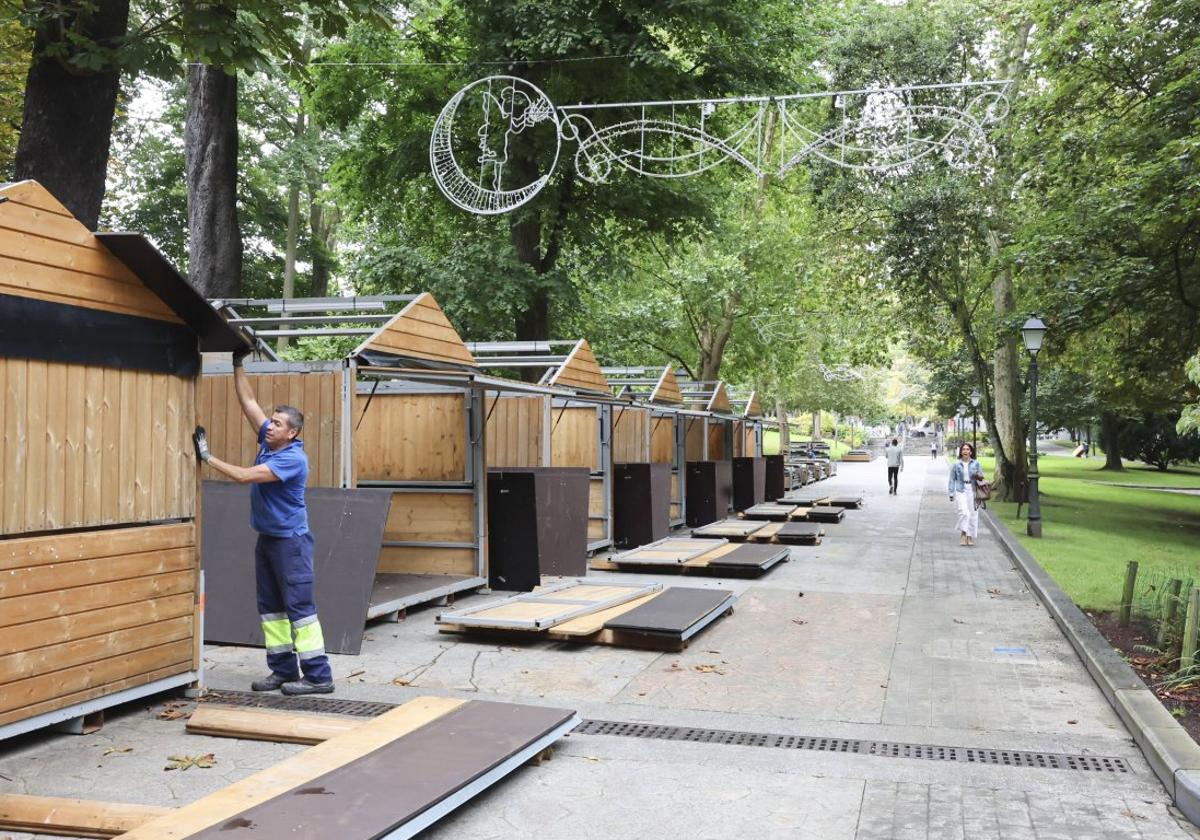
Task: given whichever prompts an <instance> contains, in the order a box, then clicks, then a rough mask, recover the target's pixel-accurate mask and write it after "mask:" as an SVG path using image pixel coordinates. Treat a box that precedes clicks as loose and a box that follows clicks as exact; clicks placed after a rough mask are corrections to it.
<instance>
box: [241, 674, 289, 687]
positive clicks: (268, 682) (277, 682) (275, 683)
mask: <svg viewBox="0 0 1200 840" xmlns="http://www.w3.org/2000/svg"><path fill="white" fill-rule="evenodd" d="M286 682H288V678H287V677H281V676H279V674H276V673H275V672H274V671H272V672H271V673H269V674H267V675H266V676H265V677H263V678H262V679H261V680H255V681H254V682H252V683H250V688H252V689H253V690H254V691H278V690H279V689H280V688H282V687H283V684H284V683H286Z"/></svg>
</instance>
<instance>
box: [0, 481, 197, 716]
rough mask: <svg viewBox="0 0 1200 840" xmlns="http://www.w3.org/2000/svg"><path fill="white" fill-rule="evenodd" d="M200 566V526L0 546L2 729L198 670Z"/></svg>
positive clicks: (2, 543) (106, 532)
mask: <svg viewBox="0 0 1200 840" xmlns="http://www.w3.org/2000/svg"><path fill="white" fill-rule="evenodd" d="M189 486H194V481H193V482H192V484H191V485H189ZM188 495H189V496H190V495H191V494H190V493H189V494H188ZM199 567H200V564H199V558H198V553H197V550H196V538H195V527H194V525H193V524H192V523H184V524H171V525H151V526H146V527H129V528H118V529H107V530H102V531H93V532H76V533H71V534H58V535H51V536H40V537H26V538H14V539H9V540H0V726H2V725H4V724H7V723H11V722H13V721H17V720H24V719H26V718H30V717H33V716H35V715H39V714H44V713H46V712H51V711H54V710H55V709H61V708H64V707H67V706H73V705H76V704H78V703H83V702H85V701H88V700H91V699H94V698H97V697H102V696H106V695H109V694H113V693H115V692H118V691H122V690H125V689H127V688H132V687H134V686H139V685H145V684H147V683H150V682H153V681H155V680H159V679H164V678H166V677H169V676H173V675H175V674H182V673H186V672H187V671H189V670H192V669H193V668H194V667H196V666H197V665H198V663H197V661H196V656H197V654H198V647H196V646H194V644H193V634H194V631H195V628H196V626H197V622H198V613H197V605H196V585H197V580H198V574H199Z"/></svg>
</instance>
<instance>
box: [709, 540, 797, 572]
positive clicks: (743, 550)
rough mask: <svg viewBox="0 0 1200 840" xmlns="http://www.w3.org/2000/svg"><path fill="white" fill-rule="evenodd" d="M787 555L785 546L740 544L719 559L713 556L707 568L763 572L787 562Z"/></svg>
mask: <svg viewBox="0 0 1200 840" xmlns="http://www.w3.org/2000/svg"><path fill="white" fill-rule="evenodd" d="M789 553H790V552H789V551H788V549H787V548H786V547H785V546H778V545H758V544H755V543H742V544H741V545H738V546H734V548H733V550H732V551H727V552H724V553H723V554H721V555H720V556H719V557H716V556H714V557H713V558H712V559H710V560H709V561H708V566H709V568H710V569H720V568H722V567H727V568H731V569H760V570H765V569H769V568H770V567H771V566H774V565H775V564H776V563H779V562H781V561H783V560H787V559H788V555H789Z"/></svg>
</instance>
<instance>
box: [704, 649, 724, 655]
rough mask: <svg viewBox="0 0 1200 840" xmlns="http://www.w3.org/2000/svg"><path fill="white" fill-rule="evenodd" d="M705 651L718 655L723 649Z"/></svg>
mask: <svg viewBox="0 0 1200 840" xmlns="http://www.w3.org/2000/svg"><path fill="white" fill-rule="evenodd" d="M704 652H705V653H711V654H712V655H713V656H716V655H717V654H719V653H720V652H721V651H719V650H706V651H704Z"/></svg>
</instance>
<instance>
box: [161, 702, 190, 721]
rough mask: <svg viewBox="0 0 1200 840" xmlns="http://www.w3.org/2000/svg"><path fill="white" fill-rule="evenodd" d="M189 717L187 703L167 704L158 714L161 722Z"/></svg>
mask: <svg viewBox="0 0 1200 840" xmlns="http://www.w3.org/2000/svg"><path fill="white" fill-rule="evenodd" d="M187 716H188V711H187V703H182V702H179V703H167V704H166V705H165V706H163V710H162V711H161V712H159V713H158V719H159V720H179V719H180V718H185V717H187Z"/></svg>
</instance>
